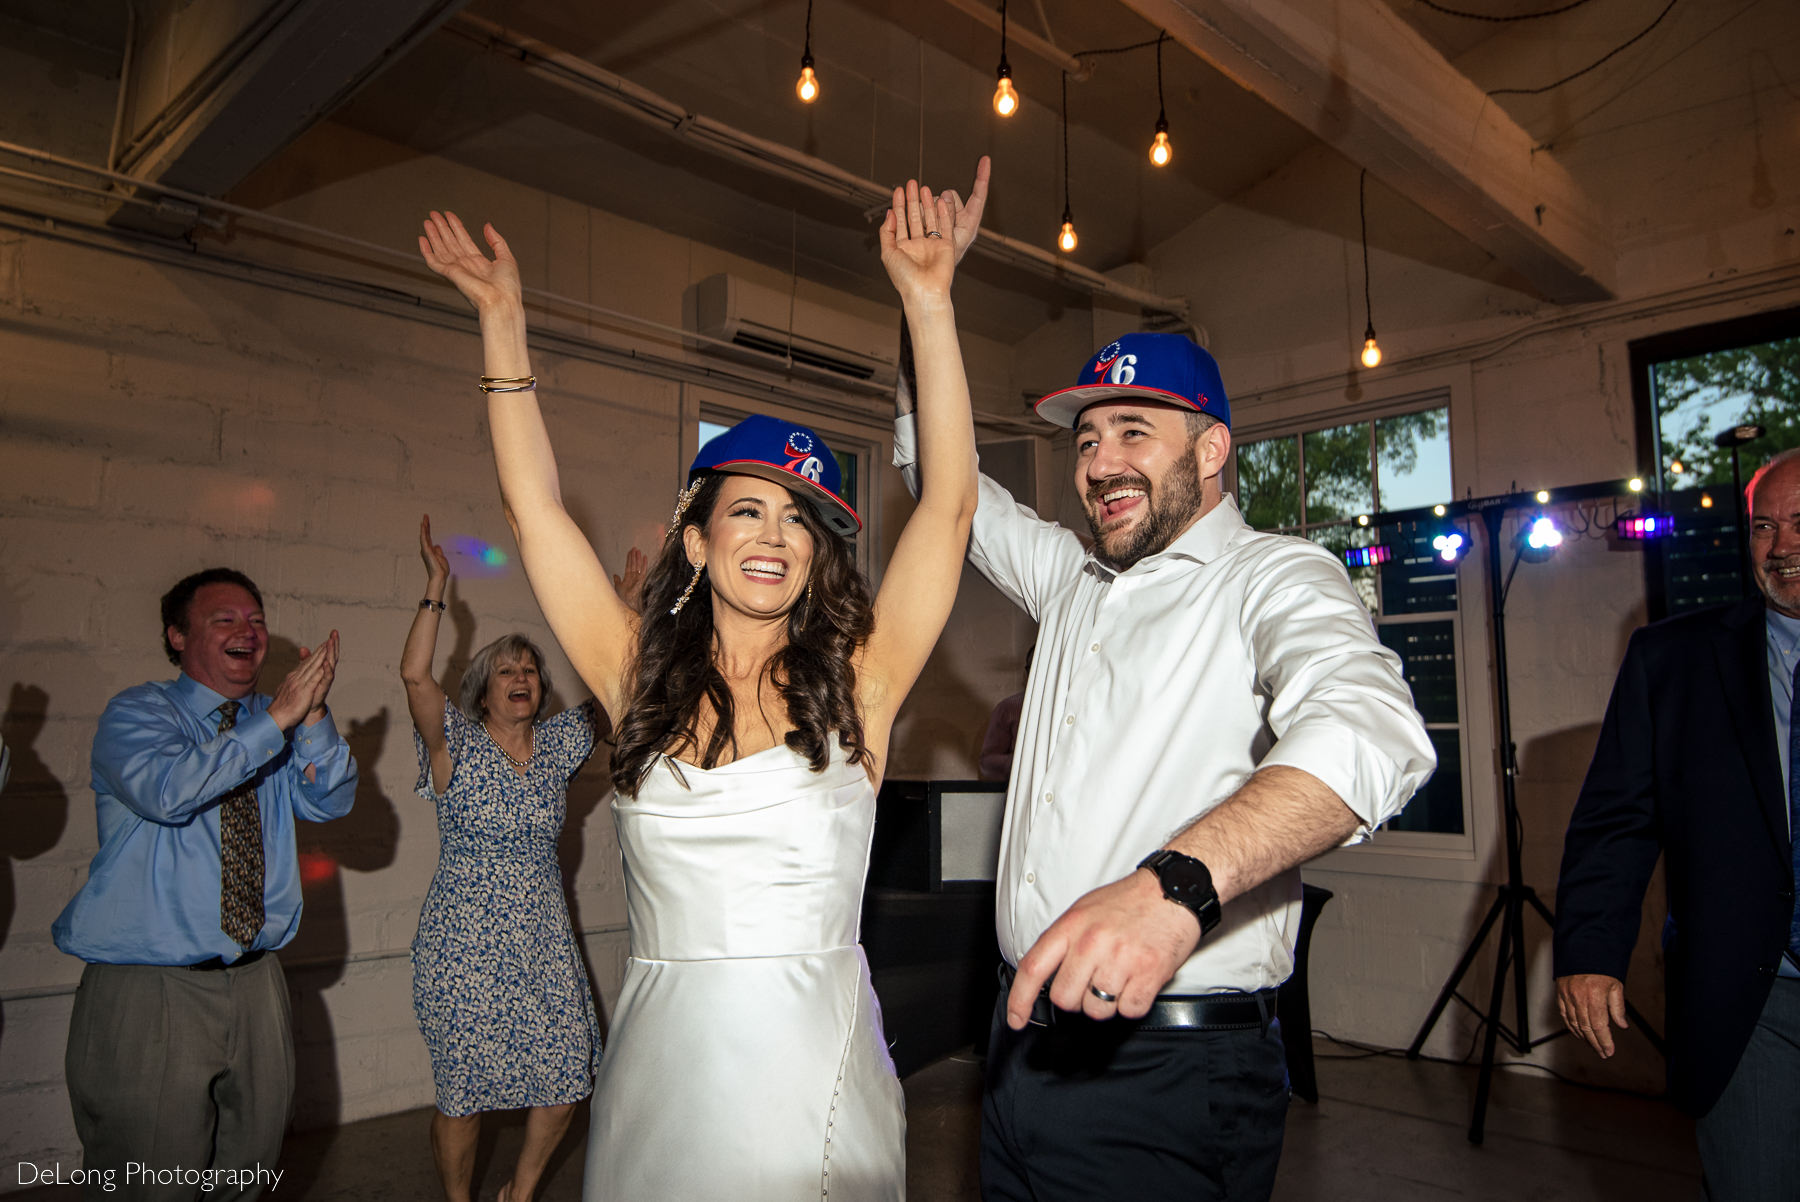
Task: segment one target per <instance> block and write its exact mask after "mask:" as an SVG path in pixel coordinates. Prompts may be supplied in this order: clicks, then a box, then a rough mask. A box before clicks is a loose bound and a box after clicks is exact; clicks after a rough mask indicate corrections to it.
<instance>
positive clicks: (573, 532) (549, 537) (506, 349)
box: [419, 211, 637, 714]
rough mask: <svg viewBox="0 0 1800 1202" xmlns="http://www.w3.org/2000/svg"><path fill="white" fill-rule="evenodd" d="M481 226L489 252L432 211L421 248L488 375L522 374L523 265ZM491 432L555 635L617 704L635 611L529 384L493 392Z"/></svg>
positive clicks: (451, 218) (504, 498)
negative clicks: (473, 334) (471, 325)
mask: <svg viewBox="0 0 1800 1202" xmlns="http://www.w3.org/2000/svg"><path fill="white" fill-rule="evenodd" d="M482 236H483V237H485V238H486V239H487V244H488V246H490V247H491V248H493V252H494V257H493V258H491V259H490V258H489V257H488V256H487V255H486V254H485V253H483V252H482V250H481V249H480V248H479V247H477V246H476V245H475V240H474V239H473V238H471V237H469V232H468V231H467V230H466V229H464V228H463V224H462V222H461V221H460V220H459V219H458V218H457V216H456V214H455V213H448V212H446V213H438V212H435V211H434V212H433V213H432V214H431V216H430V217H429V218H428V219H427V220H426V222H425V232H424V234H423V235H422V236H421V237H420V238H419V251H420V253H421V254H423V255H424V256H425V263H426V265H427V266H429V267H430V268H431V269H432V270H433V271H435V272H437V273H438V274H439V275H441V276H443V277H444V278H445V279H447V280H449V281H450V282H451V283H452V284H455V285H456V287H457V290H458V291H460V292H461V293H462V294H463V296H464V297H466V298H467V299H468V301H469V303H470V304H471V305H473V306H475V312H476V314H477V315H478V316H479V317H480V318H481V346H482V352H483V356H484V361H485V363H486V368H485V372H486V375H487V376H488V377H489V378H490V379H506V380H521V381H522V380H525V379H527V378H528V377H530V375H531V360H530V356H529V354H528V352H527V350H526V346H525V304H524V301H523V299H522V297H521V294H520V288H519V266H518V263H517V262H516V261H515V260H514V258H513V255H512V252H511V251H510V250H508V249H507V246H506V240H505V239H504V238H502V237H501V236H500V234H499V231H497V230H496V229H494V227H493V226H492V225H487V226H483V227H482ZM488 433H489V436H490V437H491V438H492V439H493V443H494V463H495V466H496V467H497V468H498V469H499V473H500V500H501V502H502V504H503V505H504V506H505V507H506V520H507V521H508V522H509V523H510V524H511V526H512V529H513V535H514V537H515V538H517V539H518V542H519V558H520V560H521V561H522V562H523V563H524V565H525V576H526V579H528V580H529V581H530V582H531V591H532V592H533V593H534V594H536V596H537V601H538V605H539V606H540V607H541V608H542V609H543V611H544V617H545V619H546V620H547V621H548V622H549V623H550V629H551V630H553V631H555V633H556V639H557V642H559V643H561V644H562V649H563V651H564V652H565V653H566V654H567V655H568V657H569V662H570V663H571V664H573V665H574V667H575V671H576V672H578V673H579V674H580V675H581V679H582V680H583V681H585V682H586V683H587V686H588V687H589V688H590V689H592V690H593V691H594V693H595V694H596V695H597V696H598V697H599V698H600V700H601V703H602V704H603V705H605V706H606V708H607V710H608V712H610V713H613V714H617V713H618V712H619V708H618V706H619V702H620V700H621V691H620V681H621V680H622V678H623V676H624V669H625V663H626V658H627V656H628V655H629V654H630V650H631V645H632V640H633V639H634V638H635V632H636V629H637V622H636V615H635V614H633V613H632V612H631V611H630V610H629V609H627V608H626V606H625V604H624V602H622V601H620V600H619V596H618V594H617V593H616V592H614V591H613V587H612V581H611V579H610V578H609V577H608V576H607V574H606V569H605V568H603V567H602V566H601V565H600V557H599V556H597V555H596V554H594V549H593V547H591V546H590V545H589V544H588V541H587V539H586V537H585V536H583V535H582V533H581V530H580V528H579V527H577V526H576V525H575V522H574V520H573V519H571V518H570V517H569V513H568V510H566V509H564V508H563V502H562V488H561V485H560V483H559V482H558V479H557V473H556V456H555V454H554V453H553V452H552V451H551V449H550V435H549V433H548V432H547V431H546V430H545V429H544V416H543V414H542V412H540V411H539V409H538V403H537V394H536V392H535V391H533V390H521V391H509V392H489V393H488Z"/></svg>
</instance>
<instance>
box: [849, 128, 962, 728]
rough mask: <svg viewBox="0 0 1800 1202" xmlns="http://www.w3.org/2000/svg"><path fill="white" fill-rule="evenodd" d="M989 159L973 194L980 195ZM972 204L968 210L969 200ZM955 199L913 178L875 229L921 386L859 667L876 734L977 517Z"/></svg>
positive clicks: (945, 603) (912, 669) (941, 617)
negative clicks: (905, 510) (908, 475)
mask: <svg viewBox="0 0 1800 1202" xmlns="http://www.w3.org/2000/svg"><path fill="white" fill-rule="evenodd" d="M985 185H986V161H985V160H983V165H982V168H981V170H980V172H979V174H978V175H977V195H978V196H981V195H982V194H984V193H985V191H986V186H985ZM971 203H974V202H973V200H972V202H971ZM956 218H957V206H956V205H955V204H954V203H953V199H952V197H949V196H937V197H934V196H932V194H931V191H930V189H928V188H921V187H919V185H918V183H917V182H916V181H912V180H909V181H907V185H906V187H905V188H903V189H902V188H896V189H894V204H893V208H892V209H891V210H890V211H889V212H888V215H887V217H886V218H885V219H884V220H883V222H882V227H881V263H882V266H884V267H886V268H887V272H888V278H889V279H891V280H892V281H893V284H894V288H895V290H896V291H898V292H899V294H900V303H901V307H902V308H903V309H904V310H905V313H906V324H907V329H908V331H909V332H910V333H911V335H912V347H913V362H914V365H915V367H916V373H917V382H918V389H919V392H918V425H919V449H920V454H919V477H920V479H919V503H918V506H917V508H915V509H914V510H913V515H912V517H911V518H910V519H909V520H908V521H907V523H906V529H905V530H903V531H902V532H901V535H900V541H899V543H898V545H897V546H896V547H895V548H894V557H893V559H892V561H891V562H889V564H888V566H887V570H886V572H885V574H884V576H883V579H882V586H881V592H880V594H879V595H878V596H877V597H876V598H875V630H874V633H873V634H871V635H870V636H869V641H868V643H867V645H866V646H865V648H864V652H863V656H862V662H861V664H860V665H859V669H860V670H859V674H858V685H859V690H860V692H861V694H862V703H863V712H864V715H865V719H866V720H867V721H868V722H869V723H870V724H871V725H872V726H873V727H874V729H875V730H877V731H885V730H886V728H887V726H888V725H891V723H892V722H893V718H894V715H895V714H896V713H897V712H898V711H899V709H900V704H901V702H902V701H904V700H905V699H906V694H907V693H908V691H910V690H911V688H912V685H913V682H914V681H915V680H917V679H918V676H919V672H920V670H921V669H922V668H923V667H924V666H925V660H926V657H927V656H929V655H930V654H931V649H932V647H933V646H934V645H935V644H936V643H937V638H938V635H939V634H941V633H942V632H943V629H944V622H945V621H946V620H947V619H948V618H949V616H950V606H951V604H952V603H953V602H954V601H955V600H956V586H957V583H958V581H959V580H960V579H961V576H962V558H963V552H964V551H965V550H966V549H967V548H968V544H969V522H970V520H971V519H972V518H973V517H974V515H975V496H976V494H975V428H974V421H973V418H972V417H971V416H970V412H969V382H968V377H967V375H966V374H965V373H964V370H963V361H962V347H961V345H960V344H959V343H958V341H957V337H956V313H955V310H954V309H953V308H952V307H951V304H950V281H951V278H952V277H953V276H954V274H955V271H956V259H957V251H956V246H955V243H954V241H953V240H952V238H951V237H949V236H948V235H949V234H951V233H952V232H953V231H954V230H955V228H956Z"/></svg>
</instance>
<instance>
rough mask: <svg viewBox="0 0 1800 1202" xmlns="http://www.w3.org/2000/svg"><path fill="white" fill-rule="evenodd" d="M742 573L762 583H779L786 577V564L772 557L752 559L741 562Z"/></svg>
mask: <svg viewBox="0 0 1800 1202" xmlns="http://www.w3.org/2000/svg"><path fill="white" fill-rule="evenodd" d="M741 570H742V571H743V573H744V575H746V576H748V577H750V579H752V580H759V581H761V582H762V583H764V584H780V583H781V582H782V581H783V580H786V579H787V565H786V564H785V563H781V562H779V561H778V560H773V559H753V560H749V561H748V562H746V563H745V564H743V566H742V569H741Z"/></svg>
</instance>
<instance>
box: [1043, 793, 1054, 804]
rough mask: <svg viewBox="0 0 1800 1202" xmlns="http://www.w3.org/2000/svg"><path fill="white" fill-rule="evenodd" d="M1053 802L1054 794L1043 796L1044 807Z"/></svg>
mask: <svg viewBox="0 0 1800 1202" xmlns="http://www.w3.org/2000/svg"><path fill="white" fill-rule="evenodd" d="M1055 800H1056V794H1054V793H1046V794H1044V804H1045V805H1049V804H1050V803H1051V802H1053V801H1055Z"/></svg>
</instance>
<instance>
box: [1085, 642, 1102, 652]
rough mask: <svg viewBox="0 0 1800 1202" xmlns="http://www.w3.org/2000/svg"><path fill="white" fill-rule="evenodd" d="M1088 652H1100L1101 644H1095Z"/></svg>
mask: <svg viewBox="0 0 1800 1202" xmlns="http://www.w3.org/2000/svg"><path fill="white" fill-rule="evenodd" d="M1088 650H1089V651H1098V650H1100V644H1099V643H1095V644H1094V645H1093V646H1092V647H1089V648H1088Z"/></svg>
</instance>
